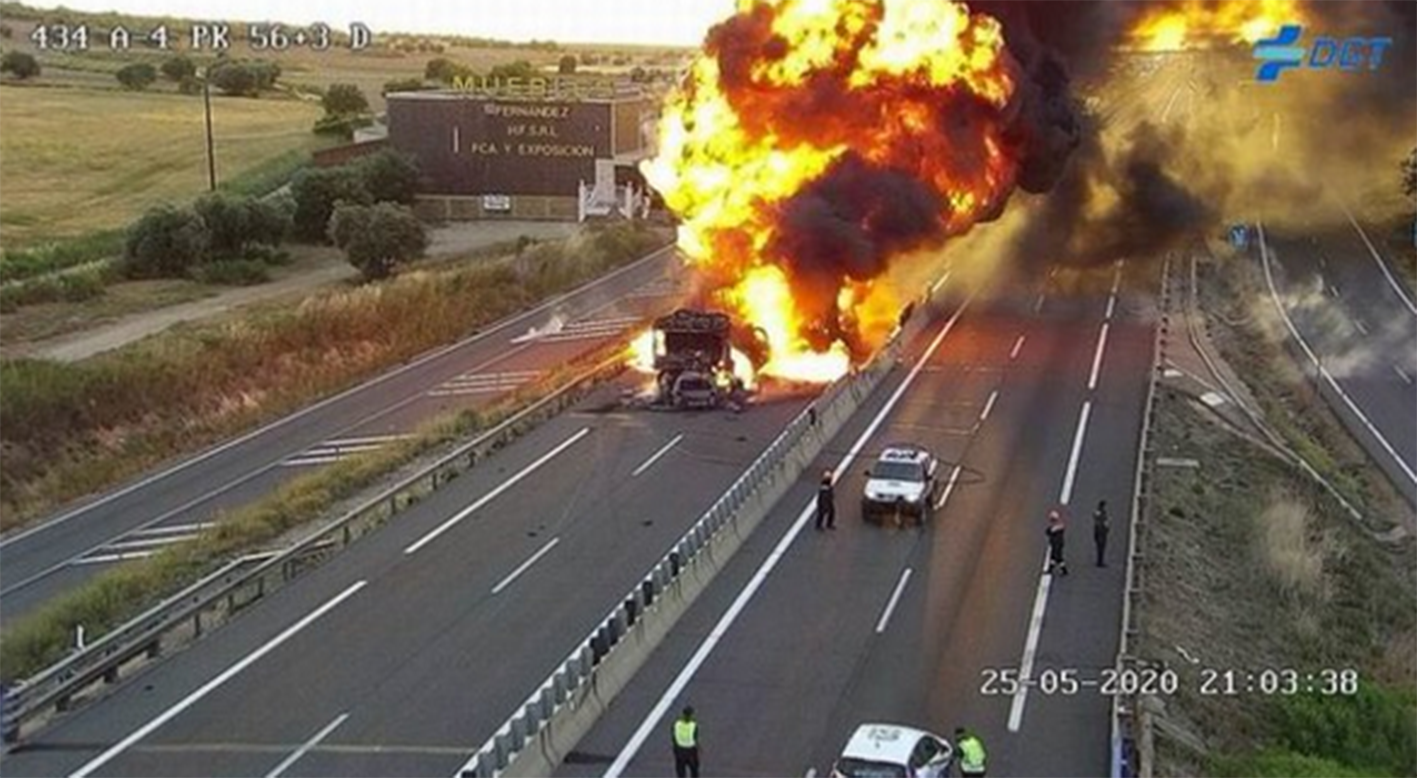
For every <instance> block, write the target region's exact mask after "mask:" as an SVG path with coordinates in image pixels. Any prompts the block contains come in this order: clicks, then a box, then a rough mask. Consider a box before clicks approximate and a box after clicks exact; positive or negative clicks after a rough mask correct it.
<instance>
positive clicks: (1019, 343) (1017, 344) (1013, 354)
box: [1009, 335, 1028, 362]
mask: <svg viewBox="0 0 1417 778" xmlns="http://www.w3.org/2000/svg"><path fill="white" fill-rule="evenodd" d="M1026 340H1028V336H1027V335H1020V336H1018V340H1016V341H1014V350H1013V351H1010V352H1009V361H1010V362H1012V361H1014V360H1015V359H1018V355H1019V354H1020V353H1022V352H1023V344H1024V341H1026Z"/></svg>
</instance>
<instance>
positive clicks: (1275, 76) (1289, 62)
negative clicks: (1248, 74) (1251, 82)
mask: <svg viewBox="0 0 1417 778" xmlns="http://www.w3.org/2000/svg"><path fill="white" fill-rule="evenodd" d="M1303 34H1304V27H1303V25H1299V24H1286V25H1284V26H1283V27H1280V28H1279V34H1278V35H1276V36H1275V37H1273V38H1266V39H1264V40H1261V41H1260V42H1258V43H1256V44H1255V59H1257V60H1260V61H1261V62H1262V64H1261V65H1260V68H1259V70H1258V71H1256V72H1255V80H1256V81H1259V82H1261V83H1270V82H1273V81H1277V80H1279V74H1280V73H1282V72H1284V70H1285V69H1286V68H1297V67H1299V65H1300V63H1302V62H1303V61H1304V54H1305V53H1306V52H1305V50H1304V47H1303V46H1295V45H1294V44H1296V43H1298V42H1299V36H1301V35H1303Z"/></svg>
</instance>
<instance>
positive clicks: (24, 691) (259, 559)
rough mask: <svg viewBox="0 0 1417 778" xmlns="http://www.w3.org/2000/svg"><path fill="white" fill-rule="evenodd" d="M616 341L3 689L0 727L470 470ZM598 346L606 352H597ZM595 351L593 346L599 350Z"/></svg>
mask: <svg viewBox="0 0 1417 778" xmlns="http://www.w3.org/2000/svg"><path fill="white" fill-rule="evenodd" d="M622 348H623V346H622V345H618V344H617V346H616V347H614V348H611V349H608V350H609V351H612V352H614V355H613V356H611V357H609V358H605V359H602V360H601V361H599V362H598V363H597V364H596V365H595V366H594V367H593V368H591V369H589V370H587V371H586V372H583V373H581V374H579V375H576V376H575V377H573V378H572V379H571V380H569V381H568V382H566V383H565V384H564V385H562V386H560V387H558V388H557V389H556V390H555V391H554V392H552V393H551V394H549V395H547V396H546V397H544V398H541V399H540V400H537V401H536V402H534V403H532V404H531V405H529V406H527V407H526V408H523V409H522V410H520V411H518V412H517V413H515V414H513V415H512V416H511V417H509V418H507V419H505V420H504V421H502V422H500V423H499V424H497V425H496V426H494V427H492V428H491V429H489V430H487V431H486V432H484V433H482V434H481V435H478V436H477V437H476V438H474V439H473V440H471V441H469V442H467V443H465V444H463V445H462V446H459V447H458V448H457V449H455V450H454V451H452V452H451V453H449V454H447V455H446V456H444V457H442V458H441V459H439V460H438V461H437V462H434V463H433V464H431V465H429V466H428V467H426V468H423V469H422V470H419V471H418V472H416V473H413V474H412V475H410V476H408V477H406V478H404V479H403V480H401V481H399V482H398V483H397V484H394V485H393V486H391V487H389V488H388V489H385V490H384V491H382V492H380V493H379V494H378V495H376V496H374V497H373V498H371V499H369V500H367V501H365V502H364V503H362V504H361V505H359V506H358V507H356V508H354V509H353V510H350V511H349V512H347V513H345V514H344V515H343V516H341V517H340V518H338V519H336V520H335V521H333V522H330V523H329V524H326V525H324V526H323V527H321V528H319V529H317V530H315V531H314V532H312V533H311V534H310V535H308V536H306V537H305V538H304V539H303V540H300V541H298V542H296V543H295V544H294V545H292V546H290V547H288V548H285V549H282V550H279V551H273V552H270V553H267V554H262V555H256V556H248V557H243V558H241V559H238V560H235V561H233V562H231V563H228V564H227V565H226V566H224V567H222V568H221V569H220V570H218V571H216V572H215V573H213V574H211V575H209V576H207V577H206V578H203V579H202V580H200V581H198V582H196V583H194V584H192V585H191V586H189V587H187V588H186V589H184V590H183V591H181V592H179V593H178V594H176V595H174V596H172V597H170V598H168V599H167V600H164V601H163V602H161V603H159V604H158V605H156V606H154V607H153V608H151V609H149V610H148V611H146V612H144V613H143V614H141V615H139V616H137V617H135V618H133V619H130V620H129V621H127V622H125V623H124V624H122V625H120V626H118V627H115V628H114V629H113V630H111V631H110V632H108V633H106V634H105V635H104V636H103V637H102V638H100V639H99V640H97V641H95V642H94V643H92V644H90V645H89V646H86V647H85V648H83V649H81V650H79V651H76V652H75V653H73V654H71V655H69V656H68V657H66V658H64V659H63V660H61V661H59V662H57V663H55V664H54V665H51V666H50V667H48V668H46V669H44V670H43V671H41V672H39V673H38V674H36V675H34V676H32V677H30V678H27V679H25V680H24V681H22V682H20V683H18V684H16V685H14V686H11V687H9V688H7V689H5V690H4V694H3V701H2V702H0V735H3V740H4V742H6V743H14V742H17V741H18V740H19V739H20V738H21V736H22V735H23V734H24V730H26V729H29V728H33V727H34V726H35V725H37V724H40V723H42V722H43V721H44V720H45V719H47V718H48V717H49V716H50V715H52V713H54V712H62V711H65V710H67V709H69V708H70V707H71V705H72V703H73V702H75V701H76V700H78V699H80V698H81V695H83V694H84V693H85V692H87V691H89V690H90V689H91V688H92V687H94V686H96V685H99V684H102V685H103V686H108V685H111V684H114V683H117V682H118V681H119V679H120V677H121V675H122V674H123V673H124V672H125V671H127V670H130V669H133V668H134V667H136V666H140V665H141V664H145V663H146V661H148V660H152V659H156V658H158V657H159V656H161V655H162V654H163V653H165V652H166V651H169V650H171V649H172V648H174V647H176V646H180V645H184V644H186V643H188V642H191V641H192V640H195V639H197V638H198V637H200V636H201V635H202V634H203V633H204V632H207V631H210V630H211V629H213V628H214V627H216V626H218V625H219V624H220V623H222V622H223V621H224V620H225V619H226V618H229V617H230V616H231V615H233V614H235V613H236V612H238V611H240V610H241V609H243V608H245V607H246V606H247V605H250V604H251V603H253V602H255V601H257V600H259V599H261V598H262V597H265V596H267V595H269V594H271V593H273V592H274V591H276V590H277V589H280V588H281V587H282V586H284V585H285V584H287V583H289V582H290V581H292V580H294V579H295V578H297V577H299V576H300V575H301V574H303V573H305V572H307V571H309V570H311V569H313V568H314V567H317V566H319V565H320V564H321V563H322V562H324V561H326V560H327V559H329V558H330V557H332V556H334V555H335V554H336V553H338V552H339V551H340V550H342V549H343V548H344V547H346V546H348V545H349V544H351V543H353V542H354V541H356V540H358V539H359V538H361V537H363V536H364V535H366V534H368V533H369V532H371V531H373V530H375V529H377V528H378V527H379V526H380V525H382V524H383V523H384V522H386V521H388V520H389V519H390V518H391V517H393V516H394V515H396V514H398V513H399V512H400V511H402V510H404V509H406V508H408V507H409V506H411V505H413V504H415V503H417V502H419V501H420V500H422V499H423V498H424V497H426V496H428V495H429V494H430V493H432V492H433V491H435V490H437V489H438V488H439V487H441V486H443V485H444V484H446V483H448V482H449V481H451V480H453V479H454V478H456V477H457V476H458V475H460V474H462V473H463V472H466V471H467V470H470V469H471V468H473V467H474V466H476V465H477V463H478V462H479V461H481V460H482V459H484V458H485V457H487V456H488V455H489V454H491V453H492V452H493V451H496V450H497V449H499V448H501V447H502V446H504V445H506V444H507V443H508V442H510V441H511V440H514V439H515V438H517V437H518V436H520V435H521V434H522V432H523V431H524V430H525V429H526V428H528V427H529V426H532V425H535V424H537V423H539V422H540V421H542V420H543V419H545V418H548V417H550V416H553V415H555V414H556V413H558V412H559V411H561V410H562V409H563V408H565V407H566V406H568V405H570V404H571V403H572V402H574V401H575V400H576V399H578V398H579V392H578V390H579V389H581V388H583V387H586V386H588V385H592V386H593V385H595V384H598V383H600V382H602V381H603V380H605V379H607V378H609V377H613V376H614V375H618V374H619V373H620V372H621V371H622V370H623V369H624V360H623V358H622V357H621V356H620V353H619V352H620V351H621V350H622ZM601 353H604V352H601ZM599 355H600V354H597V355H596V356H599Z"/></svg>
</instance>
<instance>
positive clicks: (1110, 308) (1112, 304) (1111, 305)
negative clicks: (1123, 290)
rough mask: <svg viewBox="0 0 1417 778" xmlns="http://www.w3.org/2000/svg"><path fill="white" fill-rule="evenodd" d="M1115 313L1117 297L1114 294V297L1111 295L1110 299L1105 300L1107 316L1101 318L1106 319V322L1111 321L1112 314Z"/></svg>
mask: <svg viewBox="0 0 1417 778" xmlns="http://www.w3.org/2000/svg"><path fill="white" fill-rule="evenodd" d="M1116 312H1117V295H1115V294H1114V295H1112V296H1111V297H1108V298H1107V315H1106V316H1104V317H1103V318H1104V319H1106V320H1107V321H1112V314H1114V313H1116Z"/></svg>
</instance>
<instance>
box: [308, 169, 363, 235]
mask: <svg viewBox="0 0 1417 778" xmlns="http://www.w3.org/2000/svg"><path fill="white" fill-rule="evenodd" d="M290 191H291V196H292V197H293V198H294V199H295V214H294V228H295V235H296V236H297V237H299V238H301V239H303V240H307V241H311V242H319V243H323V242H325V241H326V240H327V239H328V237H329V236H328V234H327V230H328V229H329V225H330V215H331V214H333V213H334V211H335V204H336V203H339V202H344V203H351V204H354V205H371V204H372V203H373V202H374V197H373V196H372V195H371V194H369V190H368V189H366V188H365V186H364V181H363V180H362V179H361V178H360V176H359V174H358V173H357V172H356V171H355V170H354V169H353V168H351V167H348V166H340V167H333V168H314V169H311V170H305V171H303V172H301V173H300V174H299V175H297V176H296V177H295V180H294V181H293V182H291V185H290Z"/></svg>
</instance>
